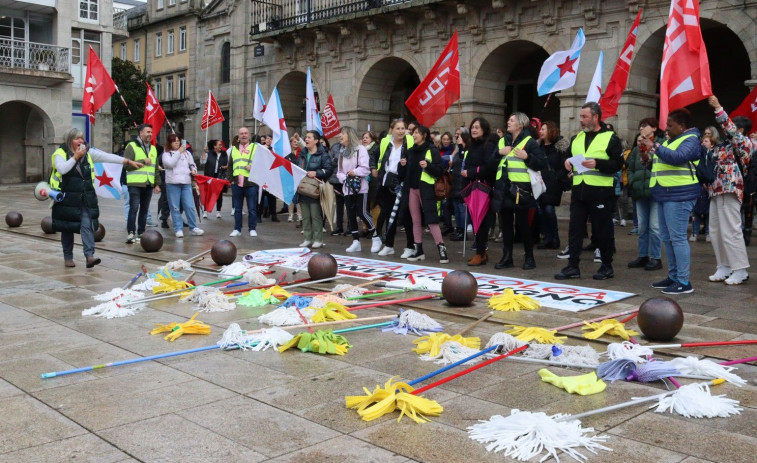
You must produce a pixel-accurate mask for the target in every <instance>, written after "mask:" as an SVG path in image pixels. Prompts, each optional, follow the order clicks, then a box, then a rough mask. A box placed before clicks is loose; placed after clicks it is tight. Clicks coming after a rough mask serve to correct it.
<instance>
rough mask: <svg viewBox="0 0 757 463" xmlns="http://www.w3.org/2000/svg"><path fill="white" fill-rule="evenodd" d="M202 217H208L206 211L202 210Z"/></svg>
mask: <svg viewBox="0 0 757 463" xmlns="http://www.w3.org/2000/svg"><path fill="white" fill-rule="evenodd" d="M202 218H203V219H207V218H208V211H202Z"/></svg>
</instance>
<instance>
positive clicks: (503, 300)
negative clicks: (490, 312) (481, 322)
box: [489, 288, 541, 312]
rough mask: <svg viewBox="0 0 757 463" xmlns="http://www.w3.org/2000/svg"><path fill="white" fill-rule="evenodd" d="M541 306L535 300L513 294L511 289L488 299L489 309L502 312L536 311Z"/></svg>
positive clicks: (506, 289)
mask: <svg viewBox="0 0 757 463" xmlns="http://www.w3.org/2000/svg"><path fill="white" fill-rule="evenodd" d="M539 307H541V304H540V303H539V301H537V300H536V299H534V298H532V297H530V296H526V295H524V294H515V291H513V290H512V288H505V291H504V292H503V293H502V294H498V295H496V296H492V297H490V298H489V308H490V309H494V310H501V311H503V312H513V311H516V312H517V311H520V310H536V309H538V308H539Z"/></svg>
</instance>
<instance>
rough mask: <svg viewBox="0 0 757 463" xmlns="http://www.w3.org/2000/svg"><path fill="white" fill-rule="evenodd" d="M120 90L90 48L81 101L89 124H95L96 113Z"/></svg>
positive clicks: (82, 110)
mask: <svg viewBox="0 0 757 463" xmlns="http://www.w3.org/2000/svg"><path fill="white" fill-rule="evenodd" d="M117 89H118V87H116V84H115V82H113V79H111V78H110V74H108V70H107V69H105V66H103V63H102V61H100V58H98V57H97V53H95V50H93V49H92V46H91V45H90V47H89V56H88V57H87V79H86V81H85V83H84V96H83V97H82V101H81V112H83V113H84V114H88V115H89V122H91V123H92V124H94V123H95V113H96V112H97V110H98V109H100V108H102V106H103V105H104V104H105V102H106V101H108V98H110V96H111V95H113V92H115V91H116V90H117Z"/></svg>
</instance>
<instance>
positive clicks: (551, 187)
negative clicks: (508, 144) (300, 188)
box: [536, 121, 572, 249]
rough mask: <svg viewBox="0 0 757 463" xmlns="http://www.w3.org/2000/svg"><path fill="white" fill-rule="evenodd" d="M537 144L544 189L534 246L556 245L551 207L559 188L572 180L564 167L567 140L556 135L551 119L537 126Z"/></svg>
mask: <svg viewBox="0 0 757 463" xmlns="http://www.w3.org/2000/svg"><path fill="white" fill-rule="evenodd" d="M539 145H540V146H541V149H542V151H543V152H544V156H545V157H546V160H547V163H546V165H545V166H544V168H543V169H542V170H541V177H542V179H543V180H544V184H545V185H546V186H547V191H545V192H544V194H542V195H541V196H540V197H539V200H538V201H539V222H540V223H541V232H542V237H543V240H542V243H541V244H539V245H537V246H536V248H537V249H560V236H559V235H558V233H557V214H556V212H555V208H556V207H557V206H559V205H560V201H561V199H562V193H563V191H567V190H569V189H570V187H571V185H572V183H571V179H570V178H568V172H567V171H566V170H565V167H564V165H565V159H567V158H568V157H570V153H569V151H570V142H569V141H568V140H567V139H565V138H562V137H560V129H559V128H557V124H555V123H554V122H552V121H545V122H544V123H543V124H542V126H541V129H539Z"/></svg>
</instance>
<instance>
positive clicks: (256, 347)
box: [217, 323, 294, 352]
mask: <svg viewBox="0 0 757 463" xmlns="http://www.w3.org/2000/svg"><path fill="white" fill-rule="evenodd" d="M293 337H294V336H292V334H291V333H289V332H287V331H284V330H282V329H281V328H268V329H264V330H262V331H261V332H260V333H253V334H247V332H246V331H245V330H243V329H242V328H241V327H240V326H239V325H238V324H236V323H232V324H231V325H229V327H228V328H227V329H226V331H225V332H224V333H223V336H222V337H221V340H220V341H218V343H217V344H218V345H219V346H220V347H221V349H229V348H232V347H236V348H239V349H242V350H248V349H249V350H252V351H255V352H259V351H262V350H266V349H268V348H273V349H277V348H278V347H279V346H280V345H283V344H286V343H288V342H289V341H291V340H292V338H293Z"/></svg>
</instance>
